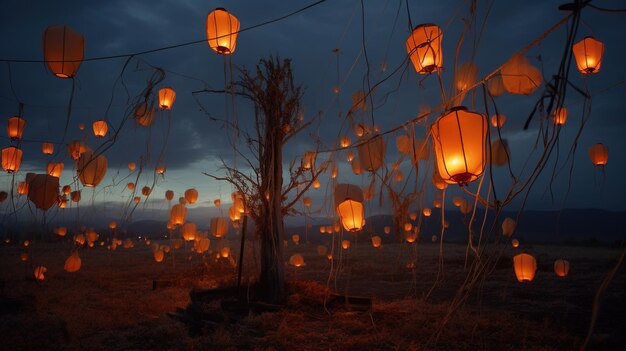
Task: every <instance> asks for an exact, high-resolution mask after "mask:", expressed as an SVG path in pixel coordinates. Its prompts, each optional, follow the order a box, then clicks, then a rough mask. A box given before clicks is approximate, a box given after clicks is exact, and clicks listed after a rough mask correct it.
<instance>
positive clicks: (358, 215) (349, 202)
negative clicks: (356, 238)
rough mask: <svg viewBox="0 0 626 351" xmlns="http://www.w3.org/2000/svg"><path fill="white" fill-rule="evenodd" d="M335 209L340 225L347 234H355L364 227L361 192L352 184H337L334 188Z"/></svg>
mask: <svg viewBox="0 0 626 351" xmlns="http://www.w3.org/2000/svg"><path fill="white" fill-rule="evenodd" d="M334 195H335V209H336V211H337V214H339V218H340V219H341V224H342V225H343V227H344V229H345V230H347V231H348V232H357V231H359V230H361V228H362V227H363V226H364V225H365V211H364V208H363V190H361V188H360V187H358V186H356V185H352V184H338V185H337V186H336V187H335V191H334Z"/></svg>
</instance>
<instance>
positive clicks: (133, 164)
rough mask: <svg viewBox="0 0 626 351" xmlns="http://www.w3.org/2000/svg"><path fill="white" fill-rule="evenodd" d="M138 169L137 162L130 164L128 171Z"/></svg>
mask: <svg viewBox="0 0 626 351" xmlns="http://www.w3.org/2000/svg"><path fill="white" fill-rule="evenodd" d="M136 167H137V165H136V164H135V162H128V170H129V171H131V172H132V171H134V170H135V168H136Z"/></svg>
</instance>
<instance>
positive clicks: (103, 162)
mask: <svg viewBox="0 0 626 351" xmlns="http://www.w3.org/2000/svg"><path fill="white" fill-rule="evenodd" d="M107 164H108V162H107V158H106V156H104V155H97V154H95V153H94V152H93V151H86V152H84V153H83V154H82V155H81V156H80V158H79V159H78V161H77V162H76V173H78V179H80V182H81V183H82V184H83V185H84V186H88V187H94V186H97V185H98V184H100V182H101V181H102V179H103V178H104V176H105V175H106V172H107Z"/></svg>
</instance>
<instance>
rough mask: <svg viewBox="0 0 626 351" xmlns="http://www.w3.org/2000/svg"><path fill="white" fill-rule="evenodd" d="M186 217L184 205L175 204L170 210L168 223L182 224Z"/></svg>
mask: <svg viewBox="0 0 626 351" xmlns="http://www.w3.org/2000/svg"><path fill="white" fill-rule="evenodd" d="M186 218H187V208H186V207H185V205H181V204H176V205H174V206H172V209H171V210H170V223H172V224H173V225H182V224H184V223H185V219H186Z"/></svg>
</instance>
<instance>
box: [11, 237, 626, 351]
mask: <svg viewBox="0 0 626 351" xmlns="http://www.w3.org/2000/svg"><path fill="white" fill-rule="evenodd" d="M212 245H213V244H212ZM231 245H233V248H234V247H235V243H234V242H233V243H231ZM524 249H525V250H526V251H528V252H531V253H533V254H534V255H535V257H536V258H537V262H538V271H537V275H536V277H535V279H534V281H533V282H532V283H526V284H521V283H518V282H517V280H516V278H515V275H514V273H513V269H512V260H511V257H512V256H513V254H514V253H515V252H516V251H514V250H516V249H513V248H508V247H506V248H503V250H502V256H501V257H500V260H499V261H498V263H497V264H494V265H493V270H492V271H491V272H490V274H488V275H486V276H484V275H483V276H481V279H480V281H478V282H477V283H476V284H475V287H474V289H472V290H471V291H470V292H469V293H468V294H467V295H465V296H466V297H467V298H466V299H465V302H464V303H463V304H462V305H461V307H460V308H459V309H455V310H454V311H453V312H454V313H452V314H449V312H450V311H451V310H450V306H451V304H450V302H451V301H452V300H453V299H454V297H455V296H456V294H457V291H458V289H459V287H461V286H462V284H463V281H464V280H465V277H466V276H467V272H468V270H467V269H466V268H464V266H465V251H466V250H465V246H461V245H457V244H448V243H446V244H445V245H444V261H443V266H442V267H443V270H442V272H439V267H440V265H439V261H438V259H439V245H436V244H431V243H418V244H413V245H407V244H402V245H401V244H393V245H383V247H381V248H379V249H374V248H372V247H371V245H369V244H368V243H367V242H361V243H353V244H352V246H351V247H350V249H348V250H340V249H335V252H334V257H335V259H334V260H333V261H332V262H331V261H329V260H328V259H327V258H326V256H320V255H318V253H317V245H306V244H300V245H297V246H294V245H292V244H290V245H289V247H287V248H286V252H285V260H286V261H287V259H288V258H289V256H290V255H291V254H293V253H300V254H302V255H303V256H304V259H305V262H306V265H305V266H304V267H298V268H296V267H292V266H288V265H286V267H285V268H286V274H287V279H288V282H289V284H288V291H289V298H288V304H287V308H285V309H284V310H282V311H280V312H268V313H262V314H260V315H250V316H248V317H247V318H245V319H243V320H241V321H239V322H238V323H224V324H223V325H220V326H218V327H217V328H207V329H206V330H204V331H203V333H202V334H201V335H199V336H190V334H189V333H188V330H187V327H186V325H185V324H183V323H181V322H179V321H177V320H174V319H172V318H170V317H168V316H167V312H171V311H174V310H175V309H176V307H185V306H186V305H187V304H188V303H189V291H190V289H192V288H196V289H203V288H211V287H218V286H223V285H227V284H231V283H232V281H233V280H234V277H235V274H236V273H235V268H234V267H233V266H232V265H231V264H229V263H228V262H226V261H225V260H220V261H218V262H216V260H215V259H214V255H206V257H204V259H203V257H201V256H200V255H197V254H195V253H189V252H188V251H185V250H184V249H181V250H173V251H172V253H170V254H168V255H167V256H166V258H165V260H164V261H163V262H162V263H156V262H155V261H154V260H153V257H152V250H151V249H150V247H148V246H147V245H145V244H143V243H141V242H138V243H135V247H134V248H131V249H123V248H121V247H119V248H118V249H117V250H115V251H109V250H106V249H105V248H103V247H97V248H94V249H81V253H80V256H81V258H82V268H81V269H80V270H79V271H78V272H76V273H67V272H65V271H64V270H63V262H64V261H65V258H66V257H67V256H69V254H70V252H71V245H70V244H69V243H54V244H52V243H39V242H34V243H32V244H31V245H30V246H29V247H28V248H24V247H23V246H17V245H3V246H2V247H1V248H0V297H1V298H2V301H3V304H4V305H5V308H3V311H2V316H1V322H0V333H1V335H2V336H3V337H2V343H3V347H2V349H5V350H57V349H59V350H177V349H181V350H182V349H185V350H196V349H197V350H212V349H221V350H224V349H226V350H230V349H232V350H237V349H258V350H265V349H267V350H272V349H276V350H329V349H330V350H348V349H361V350H367V349H374V350H376V349H383V350H413V349H447V350H449V349H468V350H474V349H499V350H502V349H557V350H558V349H562V350H569V349H574V348H577V347H578V346H579V345H580V343H581V342H582V340H583V339H584V336H585V334H586V331H587V328H588V325H589V320H590V317H591V306H592V301H593V296H594V294H595V292H596V290H597V288H598V287H599V286H600V284H601V282H602V280H603V279H604V277H605V275H606V273H607V272H608V271H609V270H610V269H611V268H612V267H613V266H614V264H615V260H616V258H617V257H618V255H619V254H620V249H619V248H615V249H613V248H603V247H594V248H584V247H558V246H535V247H526V248H524ZM233 251H236V250H234V249H233ZM252 251H253V250H252V248H250V250H249V251H248V252H247V254H246V260H247V262H248V264H247V265H246V270H245V278H244V281H249V280H250V279H249V277H252V276H254V275H255V273H256V272H257V271H258V266H257V265H256V264H255V257H256V255H254V254H253V252H252ZM24 252H27V253H28V254H29V259H28V260H27V261H25V262H22V261H20V254H21V253H24ZM556 258H566V259H568V260H569V261H570V263H571V271H570V274H569V276H568V277H565V278H558V277H556V275H555V274H554V272H553V269H552V264H553V262H554V260H555V259H556ZM35 265H44V266H46V267H47V268H48V272H47V274H46V276H45V280H44V281H36V280H35V279H34V275H33V268H34V266H35ZM438 274H439V275H438ZM437 277H439V278H440V279H439V280H438V279H437ZM153 280H157V281H166V282H167V281H171V282H173V284H172V286H168V287H162V288H157V289H153ZM436 281H439V282H438V283H437V284H435V282H436ZM327 287H328V288H330V289H331V290H332V291H334V292H337V293H340V294H347V295H354V296H364V297H371V298H372V299H373V308H372V310H371V311H370V312H353V311H335V312H334V313H330V314H329V313H327V311H326V310H325V309H324V307H323V306H324V301H323V300H324V294H325V291H326V288H327ZM625 291H626V272H625V270H624V269H623V268H622V269H621V270H620V271H619V272H618V274H617V276H616V277H615V279H614V280H613V281H612V282H611V285H610V286H609V288H608V289H607V291H606V294H605V296H604V299H603V300H602V304H601V309H600V314H599V319H598V325H597V327H596V329H595V333H594V334H595V335H594V338H593V343H592V345H593V347H594V348H599V349H625V347H626V335H625V333H624V325H626V317H625V316H626V307H625V305H626V304H624V303H623V298H624V292H625ZM7 304H8V307H7ZM15 308H17V310H14V309H15ZM444 320H445V321H446V323H445V324H442V322H443V321H444Z"/></svg>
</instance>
